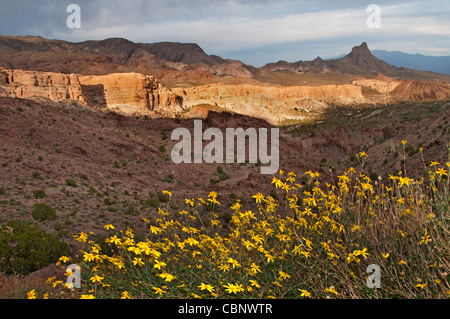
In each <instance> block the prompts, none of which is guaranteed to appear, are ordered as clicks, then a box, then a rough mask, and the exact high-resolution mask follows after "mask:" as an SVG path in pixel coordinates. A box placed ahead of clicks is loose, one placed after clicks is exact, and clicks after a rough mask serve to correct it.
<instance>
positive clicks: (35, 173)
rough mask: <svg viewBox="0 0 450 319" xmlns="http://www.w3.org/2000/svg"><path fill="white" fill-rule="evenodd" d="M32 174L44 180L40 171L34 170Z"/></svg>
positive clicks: (35, 177)
mask: <svg viewBox="0 0 450 319" xmlns="http://www.w3.org/2000/svg"><path fill="white" fill-rule="evenodd" d="M31 175H32V176H33V178H34V179H40V180H43V178H42V176H41V174H40V173H39V172H38V171H34V172H33V173H32V174H31Z"/></svg>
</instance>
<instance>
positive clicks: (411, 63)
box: [328, 50, 450, 75]
mask: <svg viewBox="0 0 450 319" xmlns="http://www.w3.org/2000/svg"><path fill="white" fill-rule="evenodd" d="M370 52H372V54H373V55H374V56H375V57H377V58H378V59H380V60H383V61H385V62H387V63H389V64H391V65H394V66H396V67H404V68H409V69H414V70H420V71H431V72H437V73H442V74H448V75H450V56H431V55H422V54H410V53H405V52H401V51H386V50H372V51H370ZM344 56H345V54H341V55H338V56H336V57H334V58H329V59H328V60H336V59H340V58H342V57H344Z"/></svg>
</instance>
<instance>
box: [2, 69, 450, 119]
mask: <svg viewBox="0 0 450 319" xmlns="http://www.w3.org/2000/svg"><path fill="white" fill-rule="evenodd" d="M0 96H6V97H16V98H24V99H42V98H44V99H48V100H51V101H54V102H58V101H62V100H71V101H72V102H74V103H80V104H82V105H84V106H86V107H90V108H93V109H96V110H100V111H111V112H115V113H118V114H121V115H126V116H147V117H152V118H160V117H167V118H175V117H181V118H192V117H194V118H195V117H201V118H205V117H206V115H207V113H208V109H219V110H225V111H228V112H233V113H239V114H242V115H247V116H251V117H256V118H260V119H264V120H266V121H267V122H269V123H271V124H274V125H280V124H283V123H289V121H294V122H295V121H297V122H298V121H304V120H307V119H311V118H314V117H316V116H318V115H320V114H322V113H323V112H325V111H326V109H327V108H328V107H329V106H350V107H351V106H356V105H363V104H366V105H370V104H372V105H376V104H377V103H378V104H379V103H383V104H386V103H395V102H399V101H427V100H445V99H448V98H450V88H449V86H448V84H447V83H445V82H427V81H419V80H396V79H394V78H390V77H387V76H384V75H382V74H379V75H378V76H377V77H376V78H373V79H367V78H361V77H360V78H355V79H353V80H351V82H350V83H348V84H329V85H316V86H313V85H303V86H280V85H270V84H267V83H260V84H258V85H257V84H240V85H237V84H225V83H213V84H207V85H200V86H190V87H173V88H171V89H169V88H167V87H165V86H163V85H162V84H161V82H160V81H159V80H158V79H156V78H155V77H154V76H152V75H145V74H141V73H136V72H127V73H111V74H107V75H81V74H73V73H72V74H64V73H57V72H43V71H28V70H11V69H0ZM199 109H200V111H199ZM202 109H203V110H206V111H203V112H202V111H201V110H202Z"/></svg>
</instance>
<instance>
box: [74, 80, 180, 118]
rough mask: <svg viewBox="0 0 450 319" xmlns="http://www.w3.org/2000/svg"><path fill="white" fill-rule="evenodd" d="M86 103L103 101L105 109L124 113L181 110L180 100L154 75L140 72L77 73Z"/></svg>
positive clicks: (171, 113) (136, 113)
mask: <svg viewBox="0 0 450 319" xmlns="http://www.w3.org/2000/svg"><path fill="white" fill-rule="evenodd" d="M79 80H80V84H81V87H82V90H83V92H85V98H86V100H87V103H91V104H93V105H95V104H99V103H98V101H104V104H105V105H106V106H107V107H108V109H110V110H112V111H115V112H117V113H120V114H124V115H141V116H144V115H152V113H155V114H159V115H164V116H167V117H171V115H174V114H176V113H177V112H179V111H181V110H182V100H181V99H180V98H179V97H178V96H177V95H176V94H174V93H173V92H172V91H171V90H169V89H166V88H164V87H163V86H162V85H161V83H160V82H159V81H158V80H156V79H155V78H154V77H153V76H146V75H144V74H140V73H113V74H108V75H101V76H80V77H79Z"/></svg>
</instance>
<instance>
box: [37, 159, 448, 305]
mask: <svg viewBox="0 0 450 319" xmlns="http://www.w3.org/2000/svg"><path fill="white" fill-rule="evenodd" d="M358 158H359V159H360V160H361V162H363V161H364V160H365V159H366V158H367V154H365V153H364V152H362V153H359V154H358ZM446 165H447V167H448V166H450V165H449V163H447V164H446ZM434 166H438V164H434V163H432V166H430V167H434ZM446 174H447V170H446V169H444V168H442V167H441V168H438V167H436V169H435V170H434V171H430V184H429V187H428V186H427V185H426V183H425V182H424V180H413V179H412V178H409V177H406V176H403V173H402V172H399V174H398V175H395V176H392V175H391V176H390V178H389V179H388V180H387V184H383V183H382V180H381V179H380V180H377V181H373V180H371V179H370V178H369V177H368V176H366V175H365V174H364V173H362V172H361V173H358V172H356V170H355V169H354V168H350V169H349V170H348V171H346V172H343V173H342V174H341V175H338V176H337V177H336V179H335V182H333V183H323V182H321V181H320V178H321V175H320V174H319V173H318V172H312V171H308V172H306V173H304V174H302V176H301V178H298V176H297V174H295V173H294V172H289V173H287V174H285V173H284V172H283V171H280V173H279V174H278V175H277V176H276V177H275V176H274V177H273V179H272V184H273V186H274V189H273V192H272V193H271V194H272V195H274V196H267V195H264V194H262V193H261V192H258V193H256V194H255V195H254V196H252V198H253V200H254V201H253V203H251V204H250V205H249V204H248V203H247V204H246V205H249V207H248V208H247V209H245V208H244V204H243V203H242V202H241V201H240V200H237V201H235V202H234V203H233V204H232V205H231V207H230V209H231V211H232V214H228V215H227V214H223V212H222V214H221V213H220V212H219V211H217V210H218V207H219V206H220V205H221V203H220V202H219V200H218V199H219V197H218V194H217V193H215V192H211V193H209V195H208V198H207V200H203V199H202V198H197V199H196V198H188V199H185V204H186V207H185V208H184V210H181V211H178V212H174V211H169V210H168V209H167V207H163V208H160V209H159V210H158V214H157V216H153V217H150V216H149V217H148V218H143V221H144V222H145V223H147V229H148V232H147V234H146V237H145V238H139V239H138V238H136V236H135V233H134V232H133V230H131V229H127V230H125V231H122V230H120V231H118V232H115V233H113V231H115V227H114V226H113V225H112V224H107V225H105V229H106V230H107V231H108V232H110V233H109V236H108V237H107V238H106V240H105V242H104V243H94V242H92V241H89V235H88V234H85V233H80V234H78V235H76V236H75V238H76V240H77V241H79V242H80V243H82V244H83V245H86V246H87V247H86V249H84V250H83V251H82V254H81V256H82V259H81V260H80V266H81V267H82V269H83V270H84V272H87V273H89V275H86V276H89V277H86V278H90V280H87V281H85V282H84V285H83V287H82V288H81V290H80V292H79V294H80V297H83V298H87V297H91V296H92V297H93V296H97V297H116V298H133V297H141V296H148V297H154V298H158V297H163V298H193V297H194V298H212V297H217V298H224V297H230V296H240V297H244V298H313V297H318V298H323V297H327V298H328V297H334V298H340V297H342V298H349V297H365V296H367V293H368V289H367V286H366V278H367V272H366V269H367V266H368V265H369V264H377V265H379V266H380V268H381V270H382V278H383V285H384V287H383V290H379V291H378V290H377V291H376V292H375V293H376V294H377V296H378V297H384V298H386V297H387V298H389V297H393V296H396V297H398V296H403V295H404V294H405V293H410V295H409V296H411V297H418V296H421V297H431V296H434V297H435V296H438V297H441V296H446V292H447V291H448V290H450V288H449V285H448V282H447V279H446V278H447V277H446V276H447V275H446V274H447V273H448V262H445V260H446V257H445V251H446V247H447V243H448V234H449V231H448V220H449V218H448V217H449V216H448V212H449V202H448V194H449V187H448V175H446ZM283 176H284V177H285V178H283ZM300 180H301V181H300ZM166 193H167V194H169V195H170V196H171V195H172V194H171V193H169V192H166ZM275 194H276V196H275ZM227 216H228V217H227ZM431 242H432V243H433V245H430V243H431ZM61 262H63V263H64V262H68V260H66V259H62V260H61ZM430 265H431V266H430ZM411 274H414V275H411ZM415 274H417V275H419V274H420V276H421V281H420V282H421V283H420V284H417V277H416V276H417V275H415ZM422 286H423V287H422ZM405 287H406V288H405ZM415 287H416V288H415ZM417 287H420V289H417ZM405 289H407V291H405ZM371 296H372V295H371ZM29 297H33V294H32V293H31V292H30V294H29Z"/></svg>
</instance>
